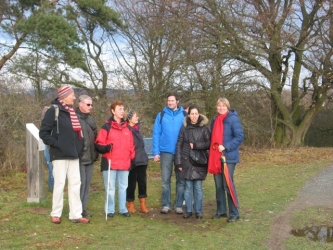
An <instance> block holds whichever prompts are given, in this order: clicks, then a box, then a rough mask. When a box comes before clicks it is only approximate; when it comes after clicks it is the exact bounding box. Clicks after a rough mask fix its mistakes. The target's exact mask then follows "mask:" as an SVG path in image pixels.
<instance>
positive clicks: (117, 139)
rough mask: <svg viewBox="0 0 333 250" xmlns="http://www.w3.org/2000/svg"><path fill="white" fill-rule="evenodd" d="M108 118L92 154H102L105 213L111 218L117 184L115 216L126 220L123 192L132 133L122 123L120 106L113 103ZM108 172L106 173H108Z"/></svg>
mask: <svg viewBox="0 0 333 250" xmlns="http://www.w3.org/2000/svg"><path fill="white" fill-rule="evenodd" d="M110 111H111V118H110V119H109V120H107V121H106V123H105V124H104V125H103V126H102V128H101V129H100V131H99V133H98V135H97V138H96V141H95V147H96V150H97V151H98V152H99V153H101V154H103V155H102V162H101V171H102V172H103V179H104V187H105V191H106V200H107V202H105V213H107V216H108V217H113V216H114V213H115V189H116V182H117V183H118V199H119V200H118V205H119V213H120V214H122V215H123V216H126V217H129V216H130V214H129V212H128V210H127V208H126V190H127V185H128V173H129V169H130V167H131V160H132V159H133V158H134V157H135V147H134V140H133V135H132V132H131V131H130V130H129V129H128V127H127V123H126V122H125V121H124V104H123V102H121V101H114V102H113V103H112V104H111V106H110ZM109 169H110V170H109Z"/></svg>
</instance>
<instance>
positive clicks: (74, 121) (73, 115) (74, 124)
mask: <svg viewBox="0 0 333 250" xmlns="http://www.w3.org/2000/svg"><path fill="white" fill-rule="evenodd" d="M59 102H60V103H61V104H62V106H64V108H65V109H66V110H68V112H69V115H70V117H71V122H72V127H73V130H74V131H76V132H77V133H78V136H79V139H82V137H83V134H82V128H81V124H80V121H79V119H78V118H77V115H76V113H75V111H74V109H73V108H72V107H68V105H67V104H66V103H65V102H64V101H63V100H59Z"/></svg>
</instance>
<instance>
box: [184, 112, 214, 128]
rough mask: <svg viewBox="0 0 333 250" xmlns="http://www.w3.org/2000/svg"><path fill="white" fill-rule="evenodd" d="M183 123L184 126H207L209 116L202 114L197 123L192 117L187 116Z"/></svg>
mask: <svg viewBox="0 0 333 250" xmlns="http://www.w3.org/2000/svg"><path fill="white" fill-rule="evenodd" d="M183 124H184V127H187V126H189V125H192V126H198V127H202V126H205V125H207V124H208V118H207V117H206V116H205V115H202V114H200V115H199V118H198V122H197V124H192V123H191V120H190V118H188V117H186V118H185V119H184V122H183Z"/></svg>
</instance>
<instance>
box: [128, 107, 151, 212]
mask: <svg viewBox="0 0 333 250" xmlns="http://www.w3.org/2000/svg"><path fill="white" fill-rule="evenodd" d="M126 121H127V122H128V128H129V129H130V130H131V131H132V134H133V138H134V144H135V158H134V160H133V161H132V164H131V170H130V172H129V175H128V187H127V198H126V200H127V209H128V211H129V212H130V213H134V212H135V207H134V200H135V188H136V183H138V189H139V190H138V191H139V196H138V197H139V200H140V210H139V211H140V212H141V213H145V214H147V213H148V212H149V211H148V209H147V207H146V198H147V165H148V155H147V152H146V150H145V144H144V142H143V138H142V135H141V133H140V128H139V125H138V123H139V117H138V115H137V113H136V112H135V111H134V110H133V109H131V110H130V111H129V112H128V114H127V116H126Z"/></svg>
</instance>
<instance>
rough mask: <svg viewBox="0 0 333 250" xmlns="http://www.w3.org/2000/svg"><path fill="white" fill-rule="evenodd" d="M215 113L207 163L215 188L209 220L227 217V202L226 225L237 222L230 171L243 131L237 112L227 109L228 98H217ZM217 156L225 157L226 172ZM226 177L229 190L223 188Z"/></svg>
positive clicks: (237, 158)
mask: <svg viewBox="0 0 333 250" xmlns="http://www.w3.org/2000/svg"><path fill="white" fill-rule="evenodd" d="M216 111H217V115H216V116H215V117H214V118H213V120H212V123H211V127H212V138H211V145H210V150H209V162H208V172H209V173H211V174H213V175H214V182H215V189H216V206H217V208H216V214H215V215H214V216H213V218H212V219H219V218H221V217H227V202H226V201H227V200H228V206H229V218H228V220H227V222H235V221H237V220H239V211H238V198H237V193H236V188H235V184H234V171H235V168H236V164H237V163H238V162H239V147H240V145H241V144H242V142H243V140H244V132H243V127H242V124H241V122H240V120H239V118H238V114H237V112H236V111H235V110H230V103H229V101H228V99H226V98H219V99H218V100H217V103H216ZM221 156H224V157H225V160H226V164H227V165H225V166H226V167H227V169H226V170H227V171H225V169H224V168H223V167H224V164H222V162H221ZM222 169H223V171H222ZM226 175H227V177H228V179H230V180H231V181H230V188H229V187H228V185H227V180H226ZM230 190H231V191H232V194H233V196H232V195H231V191H230Z"/></svg>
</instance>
